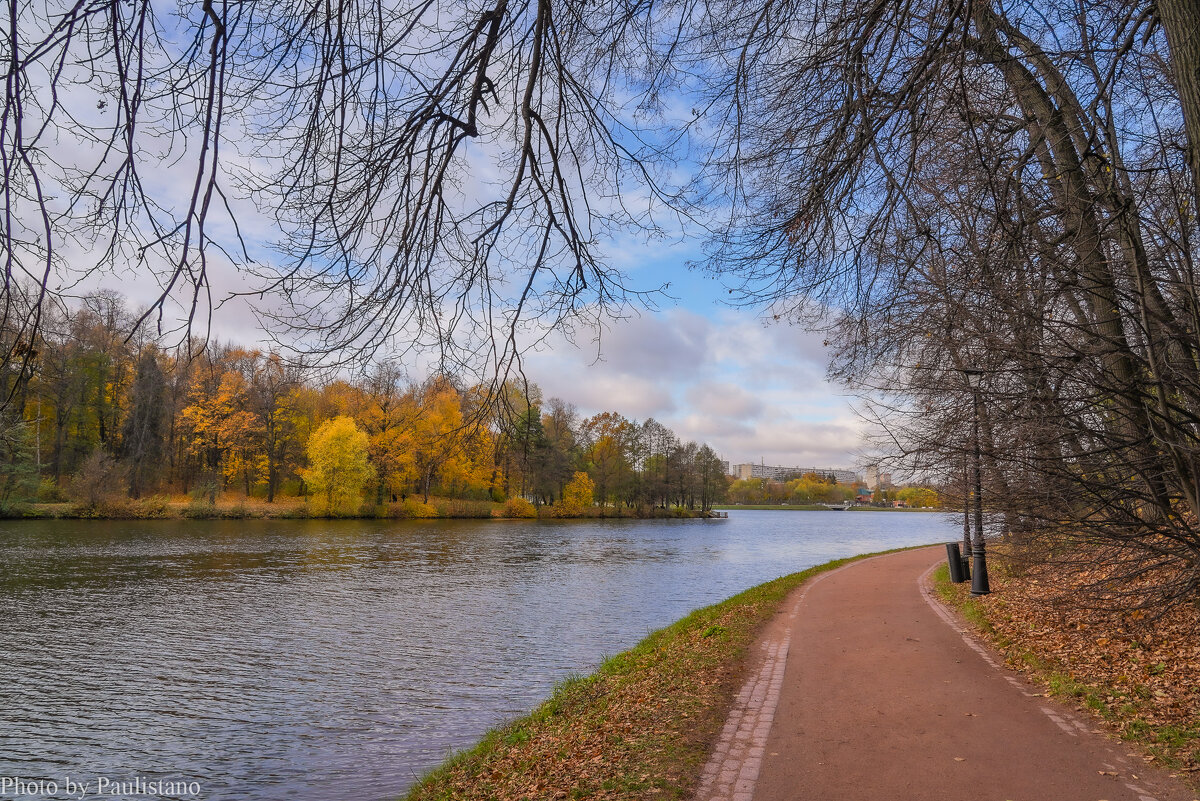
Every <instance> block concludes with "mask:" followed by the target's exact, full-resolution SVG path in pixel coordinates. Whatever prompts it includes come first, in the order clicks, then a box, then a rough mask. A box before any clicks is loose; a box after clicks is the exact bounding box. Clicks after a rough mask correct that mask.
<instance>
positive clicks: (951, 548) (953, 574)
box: [946, 542, 967, 584]
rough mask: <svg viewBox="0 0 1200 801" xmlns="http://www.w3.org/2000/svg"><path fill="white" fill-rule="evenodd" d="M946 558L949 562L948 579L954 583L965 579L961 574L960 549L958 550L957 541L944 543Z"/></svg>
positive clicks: (960, 582) (961, 558) (959, 582)
mask: <svg viewBox="0 0 1200 801" xmlns="http://www.w3.org/2000/svg"><path fill="white" fill-rule="evenodd" d="M946 559H947V561H949V562H950V580H951V581H953V582H954V583H955V584H962V583H963V582H964V581H966V580H967V577H966V576H965V575H963V572H964V571H963V557H962V551H961V550H959V548H958V543H957V542H947V543H946Z"/></svg>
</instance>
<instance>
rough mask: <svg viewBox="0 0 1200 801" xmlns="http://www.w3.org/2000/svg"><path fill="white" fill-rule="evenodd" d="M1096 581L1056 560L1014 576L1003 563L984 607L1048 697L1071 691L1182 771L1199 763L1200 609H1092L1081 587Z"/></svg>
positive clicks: (1003, 642) (1017, 663) (1012, 654)
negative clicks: (1157, 611)
mask: <svg viewBox="0 0 1200 801" xmlns="http://www.w3.org/2000/svg"><path fill="white" fill-rule="evenodd" d="M997 556H998V557H1000V559H1001V560H1002V559H1003V556H1002V549H997ZM1074 556H1075V557H1076V560H1078V554H1077V553H1076V554H1074ZM1096 578H1097V576H1096V575H1092V574H1089V573H1088V572H1087V571H1084V570H1079V569H1076V568H1071V569H1066V568H1064V567H1063V566H1062V565H1060V564H1055V563H1054V562H1053V561H1052V560H1051V561H1047V562H1044V563H1042V564H1041V565H1035V566H1030V565H1028V564H1025V565H1023V570H1022V574H1021V575H1013V574H1012V571H1009V570H1007V569H1006V568H1005V563H1004V562H1003V561H1000V560H998V565H997V569H995V570H994V571H993V575H992V582H991V583H992V590H993V593H992V595H989V596H985V597H984V598H981V599H979V606H980V608H981V609H982V610H983V612H984V614H985V616H986V618H987V621H988V623H989V624H990V625H991V626H992V627H993V629H994V631H993V634H992V636H993V639H994V640H995V641H996V643H997V644H998V645H1000V646H1001V647H1002V648H1004V649H1005V650H1006V652H1007V656H1008V659H1009V662H1010V664H1012V665H1013V666H1014V667H1017V668H1018V669H1024V670H1032V672H1033V673H1034V675H1035V676H1038V677H1040V678H1041V679H1042V680H1043V681H1044V682H1045V683H1047V684H1049V686H1050V689H1051V693H1049V694H1057V695H1067V696H1071V697H1074V698H1075V699H1076V700H1077V701H1079V702H1080V703H1082V704H1083V705H1085V706H1086V707H1088V708H1089V709H1091V710H1092V711H1093V712H1095V713H1097V714H1099V715H1101V716H1102V717H1104V718H1106V719H1107V720H1108V721H1109V722H1110V723H1111V724H1112V725H1114V726H1115V727H1116V728H1117V729H1118V731H1119V733H1120V734H1121V735H1122V736H1123V737H1126V738H1128V739H1130V740H1134V741H1137V742H1140V743H1142V744H1144V745H1147V746H1150V747H1151V748H1153V749H1155V750H1157V751H1159V753H1161V754H1162V755H1164V756H1167V757H1168V758H1169V759H1170V761H1172V762H1173V763H1175V764H1176V765H1178V766H1179V768H1180V769H1181V770H1185V771H1196V770H1198V769H1200V607H1197V605H1195V604H1181V605H1179V606H1177V607H1176V608H1174V609H1172V610H1169V611H1167V612H1166V613H1164V614H1161V615H1153V614H1146V612H1145V611H1144V610H1133V611H1098V610H1096V609H1089V608H1086V607H1085V606H1084V605H1083V604H1082V603H1081V602H1080V598H1082V597H1083V595H1082V592H1081V590H1082V588H1083V587H1085V586H1088V585H1091V584H1094V582H1095V580H1096ZM1125 589H1128V587H1126V588H1125ZM1064 674H1065V676H1066V677H1068V678H1067V679H1063V678H1062V677H1063V675H1064ZM1151 758H1153V757H1151Z"/></svg>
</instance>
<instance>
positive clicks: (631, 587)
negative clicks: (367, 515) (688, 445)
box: [0, 511, 957, 801]
mask: <svg viewBox="0 0 1200 801" xmlns="http://www.w3.org/2000/svg"><path fill="white" fill-rule="evenodd" d="M956 536H957V529H956V527H955V526H954V525H952V524H951V523H950V522H949V521H947V520H946V519H945V518H943V517H941V516H939V515H934V514H915V513H910V514H903V513H865V512H857V513H856V512H784V511H778V512H776V511H733V512H731V513H730V515H729V519H728V520H653V521H635V520H613V521H561V522H550V521H546V522H530V521H494V522H493V521H475V520H461V521H455V520H446V521H425V522H420V521H404V522H384V521H378V522H377V521H189V522H180V521H153V522H76V521H16V522H4V521H0V655H2V657H0V799H9V798H17V799H32V798H68V797H78V795H79V793H78V789H77V790H76V792H75V793H74V795H73V796H72V795H70V794H68V792H67V789H66V788H67V780H68V779H69V780H70V781H71V782H73V783H75V784H76V785H81V786H85V787H86V788H87V789H88V791H89V792H90V793H91V794H92V795H93V797H95V794H96V791H97V790H98V789H101V786H100V782H101V781H109V782H112V783H116V782H118V781H121V782H131V781H132V782H136V781H137V780H139V779H140V780H142V781H144V782H155V781H169V782H177V783H181V784H182V783H192V784H190V786H187V787H175V788H171V787H168V788H166V790H167V791H165V792H164V791H162V789H163V788H153V787H147V786H146V785H143V786H141V787H136V786H135V787H133V788H132V789H133V790H135V791H137V792H138V793H140V794H137V795H136V797H138V798H202V799H214V800H216V799H220V800H222V801H223V800H224V799H267V800H269V801H276V800H282V799H321V800H322V801H341V800H342V799H354V801H381V800H382V799H389V798H394V797H396V796H398V795H400V794H402V793H403V792H404V790H405V789H406V788H407V787H409V786H410V785H411V784H412V783H413V781H414V780H415V779H416V778H417V777H418V776H419V775H421V774H422V773H424V772H425V771H426V770H428V769H429V768H431V767H433V766H435V765H437V764H438V763H439V762H441V761H442V760H443V759H444V758H445V757H446V756H447V755H448V754H449V753H450V752H451V751H453V750H455V749H459V748H463V747H466V746H469V745H471V744H472V743H473V742H474V741H475V740H477V739H478V738H479V736H480V735H481V734H482V733H483V732H484V731H485V730H486V729H488V728H490V727H492V726H495V725H497V724H499V723H501V722H503V721H505V720H508V719H511V718H513V717H515V716H518V715H520V714H523V713H525V712H527V711H529V710H530V709H531V708H532V707H534V706H535V705H536V704H537V703H538V702H539V701H540V700H541V699H542V698H544V697H545V696H546V695H547V694H548V692H549V690H550V689H551V687H552V686H553V684H554V682H555V681H558V680H561V679H563V678H564V677H567V676H569V675H572V674H585V673H588V672H590V671H591V670H592V669H593V668H595V666H596V665H597V664H598V663H599V662H600V660H601V659H602V658H603V657H604V656H606V655H611V654H614V653H617V652H619V651H622V650H625V649H626V648H629V647H630V646H632V645H634V644H635V643H637V642H638V641H639V640H640V639H642V638H643V637H644V636H645V635H646V634H647V633H649V632H650V631H653V630H655V629H658V628H661V627H663V626H665V625H667V624H669V623H671V622H672V621H674V620H677V619H678V618H680V617H682V616H684V615H685V614H687V613H688V612H689V611H690V610H692V609H695V608H697V607H700V606H705V605H707V604H710V603H713V602H715V601H719V600H721V599H723V598H726V597H729V596H730V595H734V594H736V593H737V592H739V591H741V590H743V589H745V588H747V587H750V586H753V585H755V584H758V583H761V582H763V581H766V580H769V579H771V578H775V577H777V576H780V575H784V574H786V573H791V572H794V571H797V570H801V569H803V568H806V567H809V566H812V565H815V564H819V563H821V562H825V561H828V560H829V559H833V558H836V557H841V556H848V555H852V554H858V553H866V552H870V551H877V550H883V549H887V548H896V547H900V546H904V545H914V544H920V543H932V542H939V541H949V540H953V539H955V537H956ZM14 779H20V780H21V781H22V782H25V783H26V784H25V785H23V786H18V785H16V784H15V783H14V781H13V780H14ZM6 780H7V781H8V784H7V786H6V785H5V781H6ZM39 781H41V782H43V784H41V785H38V784H37V782H39ZM50 782H54V783H56V784H57V785H58V792H57V793H56V792H47V790H52V789H53V787H52V786H50V785H49V784H48V783H50ZM107 789H108V790H110V791H111V789H112V785H109V786H108V788H107ZM152 789H158V790H160V791H159V792H149V791H148V790H152ZM197 789H199V791H200V792H199V793H198V794H196V795H192V794H190V793H192V792H194V791H195V790H197ZM171 790H174V791H175V792H170V791H171ZM105 797H106V798H112V797H121V796H112V795H111V794H110V795H106V796H105ZM128 797H135V796H134V795H129V796H128Z"/></svg>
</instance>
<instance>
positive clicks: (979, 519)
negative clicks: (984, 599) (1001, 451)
mask: <svg viewBox="0 0 1200 801" xmlns="http://www.w3.org/2000/svg"><path fill="white" fill-rule="evenodd" d="M962 372H963V375H964V376H966V379H967V385H968V386H970V387H971V394H972V395H973V396H974V398H973V399H974V403H973V409H974V425H973V430H972V440H973V441H974V443H975V447H974V450H975V465H974V466H975V490H974V493H973V494H974V496H975V539H974V541H973V542H972V543H971V556H972V557H973V562H974V564H973V565H972V570H971V594H972V595H987V594H988V593H990V592H991V591H992V588H991V587H990V586H989V585H988V574H987V551H986V546H985V545H984V542H983V480H982V477H981V475H980V458H979V381H980V379H981V378H982V377H983V371H982V370H980V369H979V368H977V367H964V368H963V371H962Z"/></svg>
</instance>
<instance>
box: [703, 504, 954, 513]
mask: <svg viewBox="0 0 1200 801" xmlns="http://www.w3.org/2000/svg"><path fill="white" fill-rule="evenodd" d="M738 509H750V510H755V511H768V512H828V511H830V509H829V507H828V506H823V505H821V504H815V503H805V504H783V503H780V504H773V503H746V504H718V505H717V506H714V507H713V510H714V511H720V512H729V511H736V510H738ZM846 511H848V512H941V511H943V510H942V509H932V508H925V507H922V508H919V509H913V508H909V507H894V506H850V507H848V508H847V509H846Z"/></svg>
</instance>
